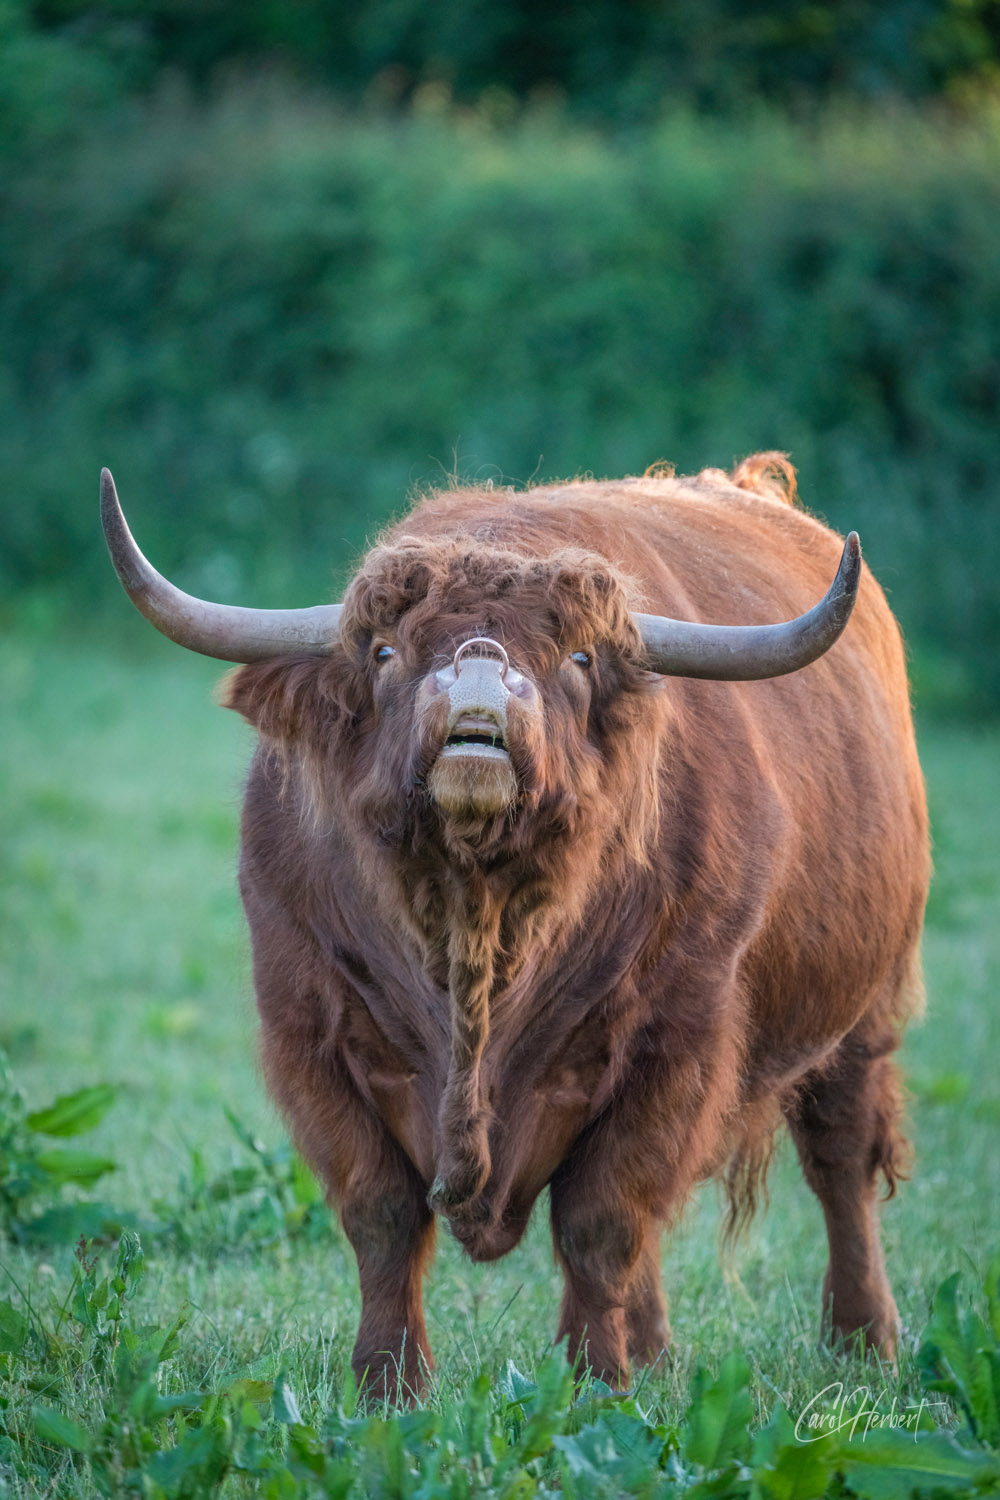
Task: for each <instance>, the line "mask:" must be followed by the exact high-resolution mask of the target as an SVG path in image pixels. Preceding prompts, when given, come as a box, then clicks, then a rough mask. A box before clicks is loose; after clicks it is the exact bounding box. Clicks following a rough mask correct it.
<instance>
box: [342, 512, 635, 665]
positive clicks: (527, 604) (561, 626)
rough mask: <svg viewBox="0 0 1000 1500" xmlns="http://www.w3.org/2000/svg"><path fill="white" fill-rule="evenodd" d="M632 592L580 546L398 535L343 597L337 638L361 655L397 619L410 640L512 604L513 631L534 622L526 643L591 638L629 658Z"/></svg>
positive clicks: (562, 643) (553, 647) (545, 648)
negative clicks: (545, 547)
mask: <svg viewBox="0 0 1000 1500" xmlns="http://www.w3.org/2000/svg"><path fill="white" fill-rule="evenodd" d="M638 593H639V591H638V589H637V588H636V586H635V585H634V584H633V582H632V580H631V579H629V578H628V577H627V576H626V575H624V574H621V573H619V572H618V571H617V570H615V569H614V568H612V567H610V566H609V565H608V563H607V561H606V559H604V558H602V557H599V556H597V555H595V554H593V553H590V552H587V551H585V550H583V549H580V548H572V547H567V548H562V549H560V550H558V551H555V552H553V553H551V554H550V555H549V556H547V557H544V558H537V557H530V556H529V557H524V556H521V555H520V554H518V553H516V552H512V551H509V550H507V549H506V548H502V547H496V546H489V545H484V544H483V543H482V542H478V541H477V542H476V544H475V545H474V546H471V547H470V546H469V544H468V543H467V542H465V541H463V540H460V539H453V540H449V541H444V542H437V541H424V540H423V539H421V538H418V537H407V536H404V537H400V538H399V539H398V540H396V541H393V542H386V543H383V544H382V545H380V546H377V547H375V548H374V549H373V550H372V551H371V552H370V553H369V554H368V556H367V558H366V559H365V561H364V563H363V564H362V566H361V569H360V571H359V572H358V574H357V576H356V577H355V579H354V581H353V583H352V584H351V587H350V589H349V590H348V593H347V596H346V598H345V600H344V614H343V616H342V618H341V637H342V639H343V640H344V641H345V644H347V645H348V648H349V650H351V652H352V653H353V654H355V655H359V654H360V653H362V652H363V650H364V648H365V645H366V643H367V641H368V640H370V638H371V636H372V635H373V634H374V633H375V632H376V631H377V630H379V629H388V628H392V627H394V626H395V625H396V624H397V623H400V622H402V627H403V630H404V632H405V634H406V635H408V636H410V637H415V636H418V635H422V634H427V633H428V632H429V630H430V629H431V628H432V627H433V626H434V625H435V624H436V623H437V624H440V623H442V622H447V621H449V620H451V619H458V618H460V617H462V616H465V617H466V618H471V619H482V620H484V621H488V620H495V621H500V622H502V621H503V618H504V614H505V611H509V612H510V619H511V622H512V624H513V623H514V622H516V623H517V624H518V625H519V626H521V629H519V630H517V631H514V630H512V631H511V635H512V637H513V636H515V635H516V636H518V637H523V634H524V629H523V627H524V625H525V623H526V622H528V621H530V620H532V619H533V618H536V619H538V622H539V627H538V629H536V631H535V632H534V635H535V639H534V640H533V642H532V646H533V649H535V650H537V651H538V652H540V653H541V655H542V656H543V657H545V656H548V657H551V656H552V655H553V652H554V651H560V652H561V651H565V650H568V649H571V648H572V646H573V645H582V644H589V643H594V644H601V643H613V644H615V645H617V646H618V647H619V648H620V649H622V650H624V651H625V652H626V653H628V654H629V655H632V654H638V653H639V651H640V649H641V645H640V640H639V635H638V632H637V630H636V628H635V625H634V624H633V622H632V617H631V612H632V609H633V608H635V607H636V605H635V603H634V602H633V601H634V600H635V599H636V598H637V597H638ZM543 627H544V631H543Z"/></svg>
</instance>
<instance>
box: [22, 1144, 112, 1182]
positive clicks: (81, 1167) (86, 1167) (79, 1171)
mask: <svg viewBox="0 0 1000 1500" xmlns="http://www.w3.org/2000/svg"><path fill="white" fill-rule="evenodd" d="M35 1163H36V1165H37V1166H38V1167H40V1168H41V1170H42V1171H43V1172H44V1173H45V1174H46V1175H47V1176H48V1177H51V1178H52V1179H53V1181H55V1182H58V1183H63V1182H78V1183H79V1184H80V1186H81V1187H90V1186H92V1185H93V1184H94V1183H95V1182H97V1180H98V1178H100V1177H103V1176H104V1174H105V1172H113V1171H114V1170H115V1167H116V1165H117V1163H116V1162H113V1161H109V1160H108V1158H107V1157H106V1156H95V1155H94V1153H93V1152H92V1151H73V1150H67V1149H65V1148H63V1147H61V1146H55V1147H53V1148H52V1150H51V1151H41V1152H39V1154H38V1156H36V1157H35Z"/></svg>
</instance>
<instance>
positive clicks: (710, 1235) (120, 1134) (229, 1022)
mask: <svg viewBox="0 0 1000 1500" xmlns="http://www.w3.org/2000/svg"><path fill="white" fill-rule="evenodd" d="M136 628H137V629H138V627H136ZM138 649H143V650H144V654H143V655H142V656H141V657H139V656H133V655H129V654H128V653H127V652H126V650H125V649H121V650H115V649H111V648H106V647H97V646H95V645H94V644H92V643H88V642H87V641H77V642H73V641H69V640H65V641H54V640H52V639H45V640H44V641H43V642H42V643H41V644H39V645H31V644H29V642H28V640H27V638H25V637H23V636H20V635H17V634H15V635H14V636H13V637H12V638H9V639H8V640H7V641H6V642H5V643H4V644H3V646H2V652H0V699H2V702H3V704H4V711H5V712H4V720H5V728H4V733H3V735H2V737H0V850H2V854H0V996H2V1001H0V1007H2V1008H0V1046H3V1047H5V1048H6V1050H7V1052H8V1053H9V1055H10V1057H11V1061H12V1066H13V1069H14V1072H15V1075H16V1077H17V1079H18V1081H19V1082H20V1084H21V1086H22V1087H23V1088H24V1090H25V1092H26V1094H27V1096H28V1102H29V1106H30V1107H31V1108H37V1107H39V1106H41V1105H44V1104H48V1103H49V1102H50V1100H51V1099H52V1097H53V1096H54V1095H55V1094H57V1093H63V1092H67V1091H69V1090H73V1089H77V1088H81V1087H83V1086H85V1085H90V1084H95V1083H99V1082H102V1081H105V1080H108V1081H111V1082H113V1083H116V1084H118V1085H119V1086H120V1096H119V1099H118V1102H117V1103H116V1105H115V1106H114V1108H113V1109H112V1110H111V1111H110V1113H109V1114H108V1115H107V1116H106V1118H105V1120H104V1121H103V1123H102V1124H101V1125H100V1126H99V1127H98V1128H97V1129H96V1130H95V1131H94V1132H93V1133H92V1135H91V1136H89V1137H88V1138H87V1146H88V1148H92V1149H94V1150H97V1151H103V1152H106V1153H107V1155H109V1156H111V1157H113V1158H114V1159H115V1160H116V1161H117V1162H118V1163H119V1164H120V1166H119V1170H118V1171H117V1172H116V1173H114V1174H112V1175H110V1176H109V1177H107V1178H106V1179H105V1180H104V1182H102V1184H101V1187H100V1193H99V1195H100V1197H101V1198H102V1199H104V1200H106V1201H108V1202H111V1203H114V1204H115V1205H116V1206H119V1207H122V1208H129V1209H133V1210H135V1211H137V1212H138V1213H139V1214H140V1215H142V1214H146V1213H148V1211H149V1207H150V1204H151V1202H152V1201H153V1200H154V1199H157V1198H161V1199H162V1198H167V1199H170V1198H171V1197H173V1198H176V1197H177V1196H178V1195H179V1193H180V1191H181V1185H183V1183H184V1181H185V1180H186V1179H187V1178H188V1176H189V1174H190V1154H189V1148H191V1147H197V1148H199V1149H200V1150H201V1151H203V1152H204V1154H205V1157H206V1159H207V1163H208V1168H209V1170H210V1171H213V1172H214V1171H220V1170H222V1169H224V1168H225V1167H227V1166H228V1165H229V1164H230V1163H231V1161H232V1160H233V1153H234V1149H237V1150H238V1147H237V1146H236V1142H235V1139H234V1136H233V1133H232V1131H231V1130H230V1128H229V1126H228V1124H227V1123H226V1120H225V1118H224V1115H223V1106H224V1105H229V1106H230V1107H231V1108H232V1109H233V1110H234V1111H235V1112H236V1114H237V1115H238V1116H239V1117H240V1118H241V1119H242V1120H243V1121H245V1122H246V1123H247V1124H248V1125H249V1126H250V1127H251V1128H252V1129H253V1130H254V1131H255V1132H257V1133H258V1134H259V1135H260V1136H261V1137H263V1138H264V1139H265V1140H266V1141H267V1142H269V1143H274V1142H276V1141H277V1140H278V1139H279V1138H280V1136H281V1126H280V1123H279V1121H278V1120H277V1119H276V1117H275V1115H274V1113H273V1111H272V1109H271V1107H270V1106H269V1105H268V1103H267V1101H266V1099H265V1097H264V1092H263V1088H262V1086H261V1084H260V1081H259V1079H258V1076H257V1073H256V1068H255V1061H254V1019H253V998H252V991H251V984H250V976H249V964H248V958H247V947H248V945H247V939H246V933H245V931H244V927H243V923H242V917H241V914H240V911H239V906H238V898H237V894H236V883H235V862H236V846H237V825H238V808H239V800H240V783H241V777H242V774H243V771H244V768H245V766H246V764H247V761H248V758H249V755H250V751H251V737H250V735H249V732H248V731H247V730H246V729H245V728H244V727H243V726H242V725H241V724H240V723H239V722H238V721H237V719H236V718H235V716H233V715H230V714H226V713H224V712H222V711H221V710H220V709H218V708H217V707H215V705H214V704H213V702H212V686H213V683H214V681H215V680H216V678H217V677H218V675H219V671H218V669H217V668H216V667H214V666H213V665H212V664H210V663H207V662H203V661H201V660H200V659H198V658H195V657H192V656H189V655H184V654H182V653H180V652H177V651H175V650H174V649H173V648H171V647H170V646H168V645H167V644H166V643H161V642H159V641H158V640H146V641H143V642H142V643H141V647H140V648H138ZM922 747H923V759H924V765H925V768H926V773H927V778H928V783H929V788H930V799H931V808H932V815H933V823H934V833H935V846H936V877H935V885H934V893H933V897H932V900H931V905H930V910H929V914H928V929H927V937H926V943H925V966H926V976H927V988H928V1014H927V1019H926V1021H925V1022H924V1023H922V1024H918V1025H914V1026H913V1027H912V1028H911V1030H910V1032H909V1035H908V1037H907V1041H906V1044H905V1049H904V1054H903V1056H904V1063H905V1066H906V1068H907V1071H908V1074H909V1078H910V1081H911V1087H912V1090H913V1095H912V1099H911V1115H912V1133H913V1135H914V1138H915V1141H916V1148H917V1160H916V1167H915V1172H914V1178H913V1181H912V1182H910V1183H909V1184H904V1185H903V1187H902V1190H901V1192H900V1195H899V1197H898V1198H897V1199H896V1200H895V1201H894V1202H892V1203H890V1204H888V1205H887V1206H886V1209H885V1213H884V1216H883V1223H884V1241H885V1246H886V1252H887V1259H888V1265H889V1271H890V1276H891V1279H892V1282H893V1286H894V1290H895V1293H896V1297H897V1301H898V1304H899V1308H900V1313H901V1315H902V1319H903V1323H904V1326H905V1328H906V1330H907V1334H906V1338H905V1340H904V1345H903V1350H902V1358H901V1369H900V1390H901V1391H902V1393H903V1394H904V1396H905V1395H906V1393H907V1392H910V1393H912V1392H913V1390H915V1389H916V1385H915V1376H914V1369H913V1355H914V1352H915V1343H916V1339H917V1337H918V1336H919V1334H920V1332H921V1330H922V1329H923V1327H924V1324H925V1323H926V1320H927V1315H928V1309H929V1301H930V1297H931V1295H932V1293H933V1291H934V1289H935V1288H936V1287H937V1285H938V1283H939V1282H940V1281H941V1280H942V1279H943V1278H944V1277H945V1276H946V1275H948V1274H949V1273H950V1272H952V1271H955V1270H961V1271H963V1272H964V1273H965V1279H966V1282H967V1284H968V1285H969V1286H970V1287H971V1286H973V1285H977V1284H978V1283H979V1282H980V1281H981V1279H982V1276H983V1273H984V1272H985V1269H986V1266H987V1263H988V1261H989V1259H990V1258H991V1256H992V1255H993V1254H995V1252H996V1250H997V1248H998V1246H1000V1157H998V1154H997V1150H996V1142H997V1127H998V1124H1000V1077H998V1076H997V1074H996V1072H995V1066H994V1064H995V1059H996V1058H997V1057H998V1056H1000V1007H998V1005H997V1003H996V995H997V992H998V989H1000V924H998V923H997V920H996V919H997V912H998V909H1000V908H998V900H997V898H998V895H1000V878H998V861H997V849H998V847H1000V808H998V805H997V798H996V771H997V766H998V763H1000V731H998V730H997V729H996V728H984V729H981V730H979V731H972V730H969V729H968V728H963V729H961V730H955V729H950V728H948V727H945V726H942V725H934V726H927V727H926V728H925V730H924V732H923V735H922ZM542 1208H543V1205H540V1208H539V1211H538V1212H536V1215H535V1217H534V1220H533V1222H532V1225H531V1228H530V1230H529V1233H528V1235H527V1237H526V1240H525V1242H524V1244H523V1245H522V1246H521V1247H520V1248H519V1249H518V1250H516V1251H515V1252H514V1253H513V1254H512V1255H510V1256H509V1257H507V1259H505V1260H504V1261H502V1262H500V1263H499V1264H496V1265H492V1266H475V1265H473V1264H471V1263H470V1262H468V1261H466V1260H465V1259H463V1257H462V1255H461V1253H460V1252H459V1250H458V1248H457V1246H456V1245H454V1243H452V1242H451V1241H450V1240H449V1239H448V1238H447V1236H443V1237H442V1240H441V1244H440V1249H439V1252H438V1256H437V1260H436V1263H435V1266H434V1268H433V1271H432V1273H431V1275H430V1278H429V1283H428V1288H427V1302H428V1324H429V1330H430V1335H431V1340H432V1343H433V1346H434V1348H435V1352H436V1355H437V1359H438V1377H437V1380H438V1384H437V1389H436V1394H435V1395H434V1397H433V1398H432V1399H433V1401H435V1402H439V1403H445V1404H447V1403H448V1402H449V1401H452V1400H454V1399H457V1395H458V1393H459V1392H461V1391H464V1390H465V1389H466V1388H467V1386H468V1383H469V1380H470V1377H471V1376H472V1375H473V1374H474V1373H475V1372H476V1371H477V1370H478V1369H479V1368H480V1367H485V1368H486V1369H487V1370H495V1369H497V1368H499V1367H500V1366H501V1365H502V1364H503V1363H504V1361H506V1360H507V1359H512V1360H513V1361H514V1362H515V1363H516V1364H517V1365H518V1366H519V1368H520V1369H522V1370H525V1371H527V1372H529V1373H530V1372H532V1371H534V1370H535V1369H536V1368H537V1367H538V1364H539V1361H540V1359H542V1357H543V1356H544V1354H545V1352H546V1350H547V1349H548V1347H549V1340H550V1339H551V1337H552V1334H553V1331H554V1328H555V1322H556V1312H557V1306H558V1296H559V1278H558V1276H557V1274H556V1272H555V1269H554V1266H553V1263H552V1255H551V1249H550V1245H549V1239H548V1230H547V1223H546V1218H545V1215H544V1213H543V1212H542ZM717 1228H718V1206H717V1203H716V1200H715V1192H714V1189H713V1188H712V1187H711V1186H707V1187H705V1188H704V1189H703V1190H702V1191H701V1192H700V1193H699V1194H698V1196H697V1198H696V1200H695V1201H694V1202H693V1203H692V1205H691V1207H690V1208H689V1210H688V1211H687V1213H686V1214H685V1216H684V1219H683V1221H682V1223H681V1224H680V1226H679V1227H678V1228H677V1229H676V1230H675V1232H674V1233H673V1235H672V1236H671V1237H669V1239H667V1240H665V1242H664V1255H663V1264H664V1279H665V1284H666V1287H667V1290H668V1293H669V1296H670V1300H671V1315H672V1322H673V1326H674V1332H675V1339H676V1346H675V1355H674V1359H673V1362H672V1364H671V1366H670V1368H669V1369H667V1370H666V1371H664V1372H660V1373H656V1374H654V1375H653V1376H651V1377H650V1378H649V1379H648V1381H647V1384H646V1386H645V1388H644V1389H645V1395H646V1397H647V1398H648V1400H649V1401H650V1402H652V1403H653V1404H654V1406H655V1409H656V1410H658V1411H661V1412H662V1413H663V1414H664V1416H665V1417H667V1418H670V1419H677V1418H678V1417H679V1416H680V1415H681V1414H682V1412H683V1410H684V1407H685V1404H686V1401H687V1392H688V1387H689V1383H690V1380H691V1377H692V1374H693V1372H694V1370H695V1367H696V1366H697V1365H700V1364H704V1365H706V1366H707V1367H708V1368H709V1369H710V1370H715V1369H718V1367H719V1365H720V1364H721V1362H722V1360H723V1358H724V1356H725V1355H726V1354H727V1353H728V1352H729V1351H730V1350H732V1349H733V1348H734V1347H741V1348H742V1349H743V1350H744V1351H745V1353H746V1356H747V1359H748V1361H749V1363H750V1366H751V1370H752V1376H753V1397H754V1406H755V1415H756V1416H759V1417H760V1419H762V1420H763V1418H764V1417H765V1416H766V1415H767V1413H768V1412H770V1411H771V1409H772V1408H773V1406H774V1403H775V1401H776V1399H777V1398H778V1397H779V1396H780V1397H781V1398H782V1399H783V1400H784V1401H785V1402H786V1404H787V1405H788V1408H789V1410H791V1411H793V1412H794V1411H795V1410H796V1409H797V1408H801V1406H802V1405H803V1404H804V1402H805V1401H806V1400H808V1398H809V1397H810V1396H811V1395H813V1394H814V1393H815V1392H816V1391H818V1390H820V1389H822V1388H823V1387H824V1386H825V1385H827V1384H828V1383H829V1381H830V1380H832V1379H834V1378H838V1371H839V1372H840V1374H843V1371H844V1366H843V1364H842V1363H838V1362H837V1361H836V1360H835V1359H834V1358H833V1356H831V1354H830V1353H829V1352H828V1351H825V1350H823V1349H822V1348H821V1347H819V1345H818V1342H817V1338H818V1331H819V1326H818V1324H819V1318H818V1314H819V1288H820V1282H821V1278H822V1272H823V1267H824V1263H825V1248H824V1238H823V1233H822V1227H821V1221H820V1214H819V1210H818V1207H817V1205H816V1204H815V1202H814V1200H813V1198H812V1196H811V1194H810V1193H809V1191H808V1190H807V1188H806V1187H805V1185H804V1184H803V1183H802V1181H801V1179H800V1176H799V1173H798V1170H797V1167H796V1164H795V1162H794V1160H793V1159H792V1155H791V1153H790V1152H789V1151H788V1150H787V1149H783V1150H782V1152H781V1154H780V1158H779V1162H778V1166H777V1170H776V1171H775V1173H774V1176H773V1183H772V1198H771V1207H770V1211H769V1213H768V1214H767V1215H766V1216H763V1217H761V1218H759V1219H758V1221H757V1222H756V1223H755V1224H754V1226H753V1227H752V1229H751V1232H750V1234H749V1236H748V1238H747V1240H746V1241H745V1242H744V1243H742V1244H741V1245H740V1246H739V1247H738V1248H737V1250H736V1252H735V1254H734V1255H733V1257H732V1260H731V1262H730V1263H728V1264H723V1263H721V1262H720V1259H719V1256H718V1251H717ZM144 1243H145V1249H146V1257H147V1268H146V1275H145V1279H144V1281H143V1283H142V1286H141V1288H140V1290H139V1294H138V1297H137V1300H136V1308H137V1309H138V1310H139V1312H138V1314H137V1315H138V1316H139V1317H140V1321H144V1322H150V1323H152V1322H158V1323H162V1324H168V1323H169V1322H171V1321H172V1319H173V1317H174V1316H175V1314H176V1312H177V1310H178V1309H179V1307H180V1306H181V1304H183V1303H185V1302H186V1303H188V1304H190V1321H189V1322H188V1324H187V1325H186V1327H185V1328H184V1329H183V1331H182V1333H181V1342H180V1349H179V1353H178V1356H177V1361H176V1369H175V1373H174V1374H173V1375H172V1376H171V1379H172V1380H173V1379H176V1380H177V1381H179V1382H180V1385H178V1386H177V1387H176V1388H178V1389H180V1388H181V1386H202V1387H204V1386H212V1387H213V1388H220V1387H221V1385H222V1384H223V1383H225V1382H229V1381H231V1380H233V1379H236V1378H239V1377H241V1376H246V1375H247V1374H248V1372H249V1373H253V1374H256V1375H260V1376H262V1377H263V1376H268V1377H269V1376H270V1375H273V1374H274V1373H276V1372H277V1370H278V1369H279V1367H283V1368H285V1369H286V1370H287V1371H288V1372H289V1376H290V1379H291V1381H292V1383H293V1385H294V1386H295V1388H296V1390H297V1391H298V1395H299V1400H300V1402H301V1403H302V1405H303V1410H304V1411H307V1412H312V1413H315V1412H317V1411H320V1410H322V1409H323V1408H324V1407H325V1406H326V1405H328V1404H329V1403H330V1402H331V1401H332V1400H333V1399H334V1398H335V1397H336V1396H337V1395H338V1393H340V1392H342V1391H343V1388H344V1379H345V1372H346V1370H347V1368H348V1366H349V1355H350V1348H351V1344H352V1341H353V1336H354V1331H355V1323H356V1318H357V1313H358V1292H357V1279H356V1273H355V1268H354V1261H353V1256H352V1254H351V1252H350V1250H349V1247H348V1246H347V1245H346V1243H345V1242H344V1241H343V1239H342V1237H341V1236H340V1235H339V1233H338V1232H336V1231H335V1232H333V1233H332V1234H331V1235H322V1236H320V1237H318V1238H311V1239H303V1240H302V1241H301V1242H300V1241H298V1240H280V1241H279V1242H278V1243H277V1244H275V1245H273V1246H271V1247H263V1248H261V1247H260V1246H243V1247H241V1246H240V1245H236V1246H235V1247H234V1248H233V1249H232V1251H231V1252H227V1253H212V1254H208V1253H202V1251H201V1250H200V1249H199V1248H198V1247H197V1246H196V1247H195V1248H194V1249H188V1250H183V1251H181V1250H178V1249H177V1248H176V1247H174V1248H171V1245H170V1244H169V1243H166V1242H165V1243H158V1242H157V1241H156V1239H155V1238H154V1239H152V1240H149V1239H146V1240H145V1242H144ZM0 1259H2V1262H3V1265H4V1266H5V1267H6V1268H7V1271H8V1273H9V1274H10V1275H12V1276H13V1277H14V1278H16V1281H17V1283H18V1284H19V1286H20V1287H22V1288H23V1289H24V1290H25V1291H28V1292H29V1294H30V1295H31V1296H32V1297H33V1298H34V1299H35V1300H36V1301H37V1302H38V1304H39V1305H43V1304H46V1303H47V1301H48V1298H49V1294H50V1293H61V1294H62V1295H65V1288H66V1286H67V1285H68V1277H69V1275H70V1270H71V1266H72V1259H71V1249H70V1247H68V1246H65V1247H58V1246H55V1247H53V1246H46V1247H45V1248H44V1250H43V1251H37V1250H31V1249H26V1248H24V1247H20V1246H16V1245H13V1244H6V1245H4V1246H3V1247H2V1256H0ZM8 1290H9V1288H8V1289H2V1288H0V1300H2V1298H3V1297H4V1296H6V1295H7V1293H8ZM67 1482H68V1481H67ZM19 1483H21V1481H19ZM23 1483H24V1485H25V1487H24V1488H18V1489H12V1490H11V1491H10V1493H12V1494H18V1495H20V1494H31V1493H56V1492H59V1491H54V1490H51V1489H49V1490H47V1489H46V1488H45V1486H44V1484H43V1483H42V1482H41V1481H39V1487H38V1488H37V1489H35V1488H34V1487H33V1486H32V1485H31V1484H28V1482H27V1481H23ZM65 1492H66V1493H75V1492H76V1491H74V1490H72V1489H67V1490H66V1491H65ZM3 1493H4V1490H3V1480H2V1466H0V1494H3Z"/></svg>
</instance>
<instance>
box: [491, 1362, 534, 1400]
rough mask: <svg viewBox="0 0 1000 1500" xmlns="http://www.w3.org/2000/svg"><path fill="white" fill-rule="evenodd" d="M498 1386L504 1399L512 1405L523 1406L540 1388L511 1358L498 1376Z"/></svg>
mask: <svg viewBox="0 0 1000 1500" xmlns="http://www.w3.org/2000/svg"><path fill="white" fill-rule="evenodd" d="M497 1388H498V1390H499V1391H500V1394H501V1396H503V1398H504V1400H505V1401H507V1402H509V1403H510V1405H512V1406H522V1405H523V1404H524V1402H525V1401H530V1400H531V1397H532V1396H533V1395H534V1394H535V1392H536V1391H537V1390H538V1387H537V1385H536V1384H535V1382H534V1381H533V1380H529V1379H528V1377H527V1375H522V1374H521V1372H520V1370H519V1369H518V1368H517V1365H516V1364H515V1363H514V1361H513V1360H512V1359H509V1360H508V1361H507V1363H506V1364H505V1365H504V1367H503V1369H502V1370H501V1371H500V1374H499V1376H498V1378H497Z"/></svg>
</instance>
